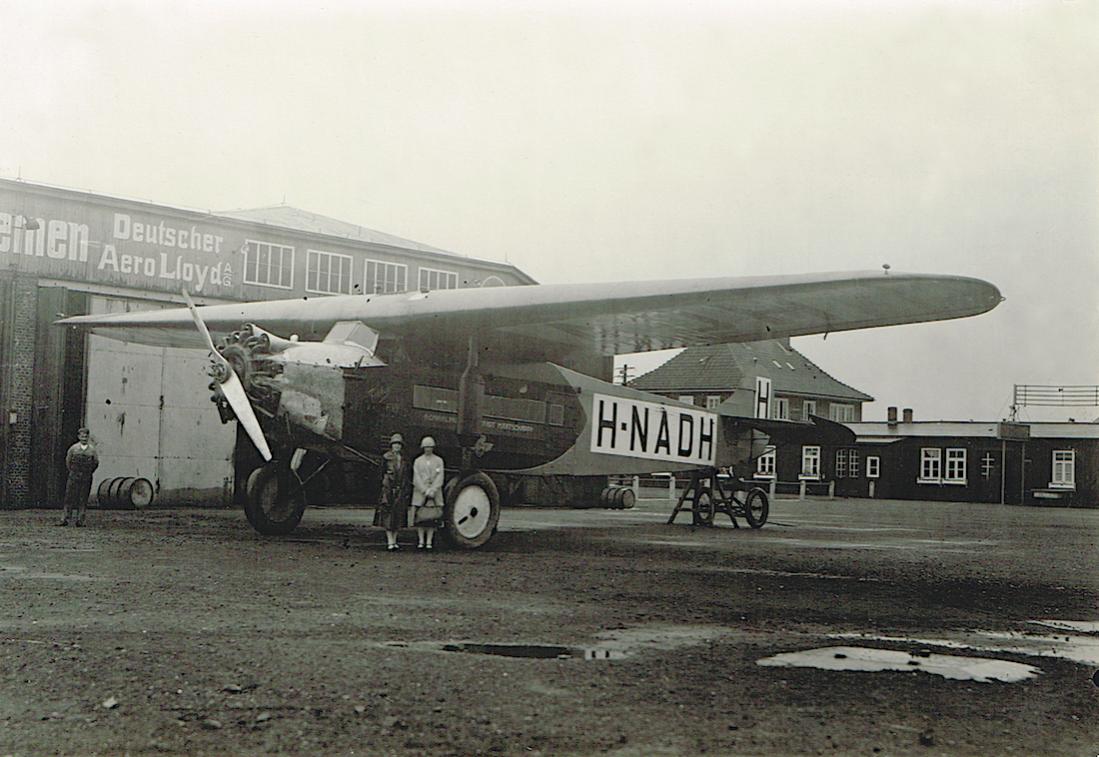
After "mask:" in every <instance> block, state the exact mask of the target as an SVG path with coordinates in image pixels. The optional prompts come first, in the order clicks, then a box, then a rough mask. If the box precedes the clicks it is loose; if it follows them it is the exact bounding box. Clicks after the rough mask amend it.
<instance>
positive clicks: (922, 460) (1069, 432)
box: [828, 409, 1099, 507]
mask: <svg viewBox="0 0 1099 757" xmlns="http://www.w3.org/2000/svg"><path fill="white" fill-rule="evenodd" d="M890 414H891V415H893V416H894V418H895V413H894V411H892V409H891V413H890ZM906 416H907V417H906V418H905V419H904V420H902V421H900V422H897V421H896V420H895V419H894V420H891V421H886V422H877V423H852V424H848V425H849V426H850V427H851V429H852V430H854V432H855V434H856V436H857V441H856V443H855V445H854V446H853V447H850V448H845V449H837V450H834V451H833V455H834V458H833V459H832V460H831V461H828V462H829V464H830V470H828V474H829V475H831V476H832V477H834V479H835V481H836V493H837V494H840V495H846V496H857V497H883V498H891V499H919V500H945V501H955V502H998V503H1004V504H1028V505H1032V504H1036V505H1041V504H1051V505H1053V504H1060V505H1069V506H1075V507H1099V423H1075V422H1064V423H997V422H985V421H914V420H912V418H911V415H910V414H907V413H906Z"/></svg>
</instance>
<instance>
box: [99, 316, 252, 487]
mask: <svg viewBox="0 0 1099 757" xmlns="http://www.w3.org/2000/svg"><path fill="white" fill-rule="evenodd" d="M90 300H91V301H90V312H92V313H120V312H128V311H132V310H146V309H150V308H153V307H156V305H153V304H152V303H147V302H141V301H135V300H124V299H120V298H115V297H104V296H99V295H96V296H93V297H91V298H90ZM206 364H207V357H206V354H205V352H204V351H202V350H182V349H176V348H164V347H148V346H143V345H137V344H129V343H125V342H119V341H115V340H113V339H107V338H104V337H100V336H89V337H88V389H87V424H88V427H89V429H90V430H91V433H92V436H93V438H94V439H95V441H96V443H97V444H98V445H99V457H100V466H99V471H97V475H96V481H97V482H98V481H99V480H101V479H103V478H113V477H115V476H140V477H143V478H147V479H149V480H150V481H152V482H153V484H154V486H155V487H156V490H157V501H158V502H159V503H161V504H202V505H223V504H229V503H230V491H231V484H232V476H233V464H232V453H233V444H234V440H235V435H234V431H233V427H232V425H223V424H222V423H221V421H220V420H219V419H218V414H217V412H216V411H215V410H214V407H213V405H212V404H211V403H210V400H209V397H210V391H209V390H208V389H207V384H208V383H209V381H210V379H209V378H208V377H207V376H206V374H205V367H206Z"/></svg>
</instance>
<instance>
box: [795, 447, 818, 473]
mask: <svg viewBox="0 0 1099 757" xmlns="http://www.w3.org/2000/svg"><path fill="white" fill-rule="evenodd" d="M799 478H807V479H814V480H815V479H818V478H820V447H817V446H815V445H813V446H806V447H802V448H801V476H799Z"/></svg>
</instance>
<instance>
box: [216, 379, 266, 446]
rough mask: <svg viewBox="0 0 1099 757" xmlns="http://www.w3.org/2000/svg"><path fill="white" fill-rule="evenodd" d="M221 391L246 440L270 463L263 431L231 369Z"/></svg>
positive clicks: (238, 380)
mask: <svg viewBox="0 0 1099 757" xmlns="http://www.w3.org/2000/svg"><path fill="white" fill-rule="evenodd" d="M221 391H222V393H223V394H224V395H225V399H226V400H228V401H229V407H231V408H233V412H234V413H236V414H237V420H238V421H240V424H241V425H242V426H244V430H245V431H246V432H247V433H248V438H249V439H251V440H252V443H253V444H255V445H256V449H257V450H259V453H260V455H262V456H263V461H264V462H271V448H270V447H268V446H267V438H266V437H265V436H264V435H263V429H261V428H260V426H259V419H258V418H256V413H255V411H254V410H252V403H251V402H249V401H248V395H247V394H245V392H244V386H243V385H242V384H241V383H240V378H239V377H238V376H237V374H236V372H235V371H233V370H232V369H230V370H229V379H228V380H227V381H226V382H225V383H224V384H222V385H221Z"/></svg>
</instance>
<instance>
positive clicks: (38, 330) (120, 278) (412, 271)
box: [0, 180, 534, 507]
mask: <svg viewBox="0 0 1099 757" xmlns="http://www.w3.org/2000/svg"><path fill="white" fill-rule="evenodd" d="M532 283H534V280H533V279H532V278H531V277H530V276H528V275H527V274H525V273H523V272H522V271H520V270H519V269H517V268H515V267H514V266H511V265H508V264H505V263H499V262H494V261H489V260H478V259H476V258H470V257H465V256H462V255H457V254H454V253H450V252H447V251H445V250H442V249H439V248H436V247H431V246H429V245H425V244H421V243H419V242H413V241H411V240H408V239H403V238H401V237H396V236H393V235H391V234H385V233H383V232H380V231H375V230H373V229H368V228H366V227H363V226H359V225H357V224H352V223H347V222H344V221H340V220H337V219H334V218H329V217H327V216H322V215H318V214H315V213H309V212H307V211H303V210H299V209H296V208H292V207H289V206H286V205H278V206H274V207H267V208H258V209H254V210H235V211H227V212H217V213H214V212H209V211H200V210H188V209H184V208H178V207H171V206H166V205H158V204H154V203H150V202H145V201H139V200H129V199H123V198H118V197H111V196H106V195H100V194H92V193H90V192H82V191H76V190H72V189H64V188H60V187H51V186H46V185H42V184H33V183H30V182H24V181H11V180H0V407H3V408H4V423H3V424H0V507H23V506H28V505H49V504H57V503H59V502H60V499H61V491H62V489H61V487H62V486H63V484H64V479H65V465H64V457H65V450H66V449H67V447H68V445H69V444H71V443H72V441H73V440H74V439H75V438H76V430H77V428H78V427H80V426H82V425H86V426H88V427H90V429H91V432H92V437H93V439H94V440H95V441H96V442H97V444H98V446H99V451H100V467H99V470H98V471H97V472H96V482H95V483H98V482H99V481H100V480H101V479H105V478H111V477H135V478H137V477H140V478H147V479H148V480H149V481H151V482H152V483H153V485H154V486H155V488H156V496H157V499H158V500H159V501H160V502H196V503H218V502H228V501H229V500H230V497H231V492H232V489H233V486H234V470H233V465H232V460H231V457H232V451H233V446H234V441H235V435H234V433H233V427H232V426H223V425H222V424H221V423H220V421H219V419H218V415H217V413H216V412H213V409H212V407H211V405H210V403H209V401H208V397H209V390H208V389H207V387H206V383H207V381H206V380H205V379H204V367H205V364H206V361H207V357H206V355H205V353H204V352H203V351H201V350H181V349H174V348H157V347H148V346H140V345H131V344H124V343H122V342H117V341H114V340H111V339H105V338H103V337H100V336H88V335H85V334H83V333H78V332H75V331H72V330H63V329H60V328H56V327H54V326H53V325H52V324H53V322H54V321H56V320H57V319H59V318H61V317H64V316H67V315H81V314H85V313H115V312H118V313H121V312H129V311H135V310H147V309H155V308H164V307H172V306H178V305H181V304H182V296H181V289H183V288H186V289H187V290H188V291H189V292H190V294H191V295H192V296H193V297H194V298H195V300H196V301H197V302H199V304H214V303H225V302H245V301H254V300H273V299H287V298H296V297H316V296H325V295H335V294H344V295H354V294H361V295H363V296H366V297H369V296H372V295H375V294H381V293H393V292H402V291H405V290H417V289H454V288H458V287H481V286H504V285H521V284H532ZM192 375H193V376H194V377H195V379H194V380H193V381H185V380H181V378H182V377H186V376H192ZM93 491H94V486H93Z"/></svg>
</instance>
